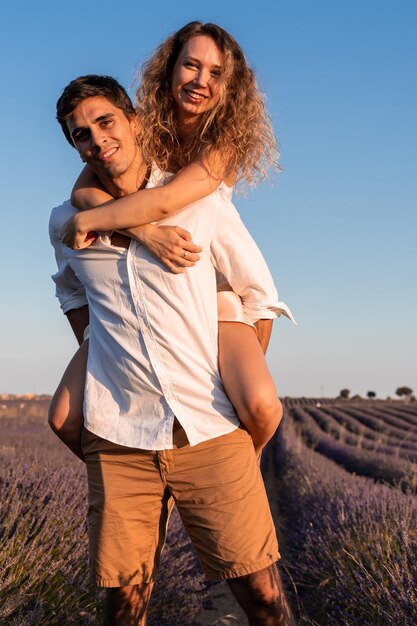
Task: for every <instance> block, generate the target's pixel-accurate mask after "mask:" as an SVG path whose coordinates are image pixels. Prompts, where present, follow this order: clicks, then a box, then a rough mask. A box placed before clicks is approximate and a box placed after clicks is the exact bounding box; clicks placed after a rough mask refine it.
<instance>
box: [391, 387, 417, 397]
mask: <svg viewBox="0 0 417 626" xmlns="http://www.w3.org/2000/svg"><path fill="white" fill-rule="evenodd" d="M395 393H396V394H397V396H399V397H400V398H401V397H402V396H405V399H406V400H409V399H410V397H411V395H412V393H413V390H412V389H410V387H398V389H397V391H396V392H395Z"/></svg>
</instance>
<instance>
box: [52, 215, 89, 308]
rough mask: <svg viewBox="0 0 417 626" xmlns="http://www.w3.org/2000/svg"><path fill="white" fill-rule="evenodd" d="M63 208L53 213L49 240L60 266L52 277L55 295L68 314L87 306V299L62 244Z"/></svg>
mask: <svg viewBox="0 0 417 626" xmlns="http://www.w3.org/2000/svg"><path fill="white" fill-rule="evenodd" d="M61 208H62V207H57V208H56V209H54V210H53V211H52V214H51V217H50V220H49V238H50V241H51V244H52V246H53V248H54V251H55V260H56V263H57V266H58V271H57V272H56V273H55V274H53V275H52V280H53V281H54V283H55V295H56V297H57V298H58V300H59V303H60V305H61V309H62V311H63V312H64V313H68V311H71V310H72V309H80V308H81V307H83V306H85V305H86V304H87V297H86V293H85V289H84V286H83V285H82V283H81V282H80V280H79V279H78V277H77V275H76V274H75V272H74V270H73V269H72V267H71V265H70V264H69V262H68V256H67V254H66V252H65V246H64V245H63V244H62V243H61V239H60V225H59V223H60V220H59V217H58V213H59V210H60V209H61Z"/></svg>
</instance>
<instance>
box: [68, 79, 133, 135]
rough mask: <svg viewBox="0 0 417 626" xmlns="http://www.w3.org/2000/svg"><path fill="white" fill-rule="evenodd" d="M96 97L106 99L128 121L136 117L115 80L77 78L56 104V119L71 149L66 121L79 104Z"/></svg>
mask: <svg viewBox="0 0 417 626" xmlns="http://www.w3.org/2000/svg"><path fill="white" fill-rule="evenodd" d="M96 96H102V97H103V98H107V100H109V101H110V102H111V103H112V104H113V105H114V106H115V107H117V108H118V109H120V110H121V111H123V113H124V115H125V116H126V117H127V119H128V120H131V119H132V117H133V116H134V115H136V113H135V109H134V107H133V104H132V101H131V100H130V98H129V96H128V95H127V93H126V90H125V88H124V87H122V86H121V85H120V84H119V83H118V82H117V80H116V79H115V78H112V77H111V76H99V75H98V74H87V75H86V76H79V77H78V78H75V79H74V80H72V81H71V82H70V83H69V85H67V86H66V87H65V89H64V91H63V92H62V95H61V97H60V98H59V100H58V102H57V103H56V119H57V120H58V122H59V123H60V125H61V128H62V131H63V133H64V135H65V137H66V138H67V140H68V143H70V144H71V146H72V147H74V143H73V141H72V137H71V135H70V133H69V130H68V126H67V119H68V118H69V117H70V115H71V114H72V113H73V111H74V109H75V108H76V107H77V106H78V105H79V104H80V102H82V101H83V100H85V99H86V98H94V97H96Z"/></svg>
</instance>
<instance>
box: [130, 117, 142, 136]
mask: <svg viewBox="0 0 417 626" xmlns="http://www.w3.org/2000/svg"><path fill="white" fill-rule="evenodd" d="M130 123H131V124H132V125H133V131H134V133H135V134H136V135H138V134H139V128H140V125H139V119H138V116H137V115H132V117H131V119H130Z"/></svg>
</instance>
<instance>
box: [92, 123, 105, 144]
mask: <svg viewBox="0 0 417 626" xmlns="http://www.w3.org/2000/svg"><path fill="white" fill-rule="evenodd" d="M106 141H107V137H106V134H105V133H103V131H102V130H101V129H100V128H93V129H92V130H91V145H92V147H98V148H100V147H101V146H103V145H104V144H105V143H106Z"/></svg>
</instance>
